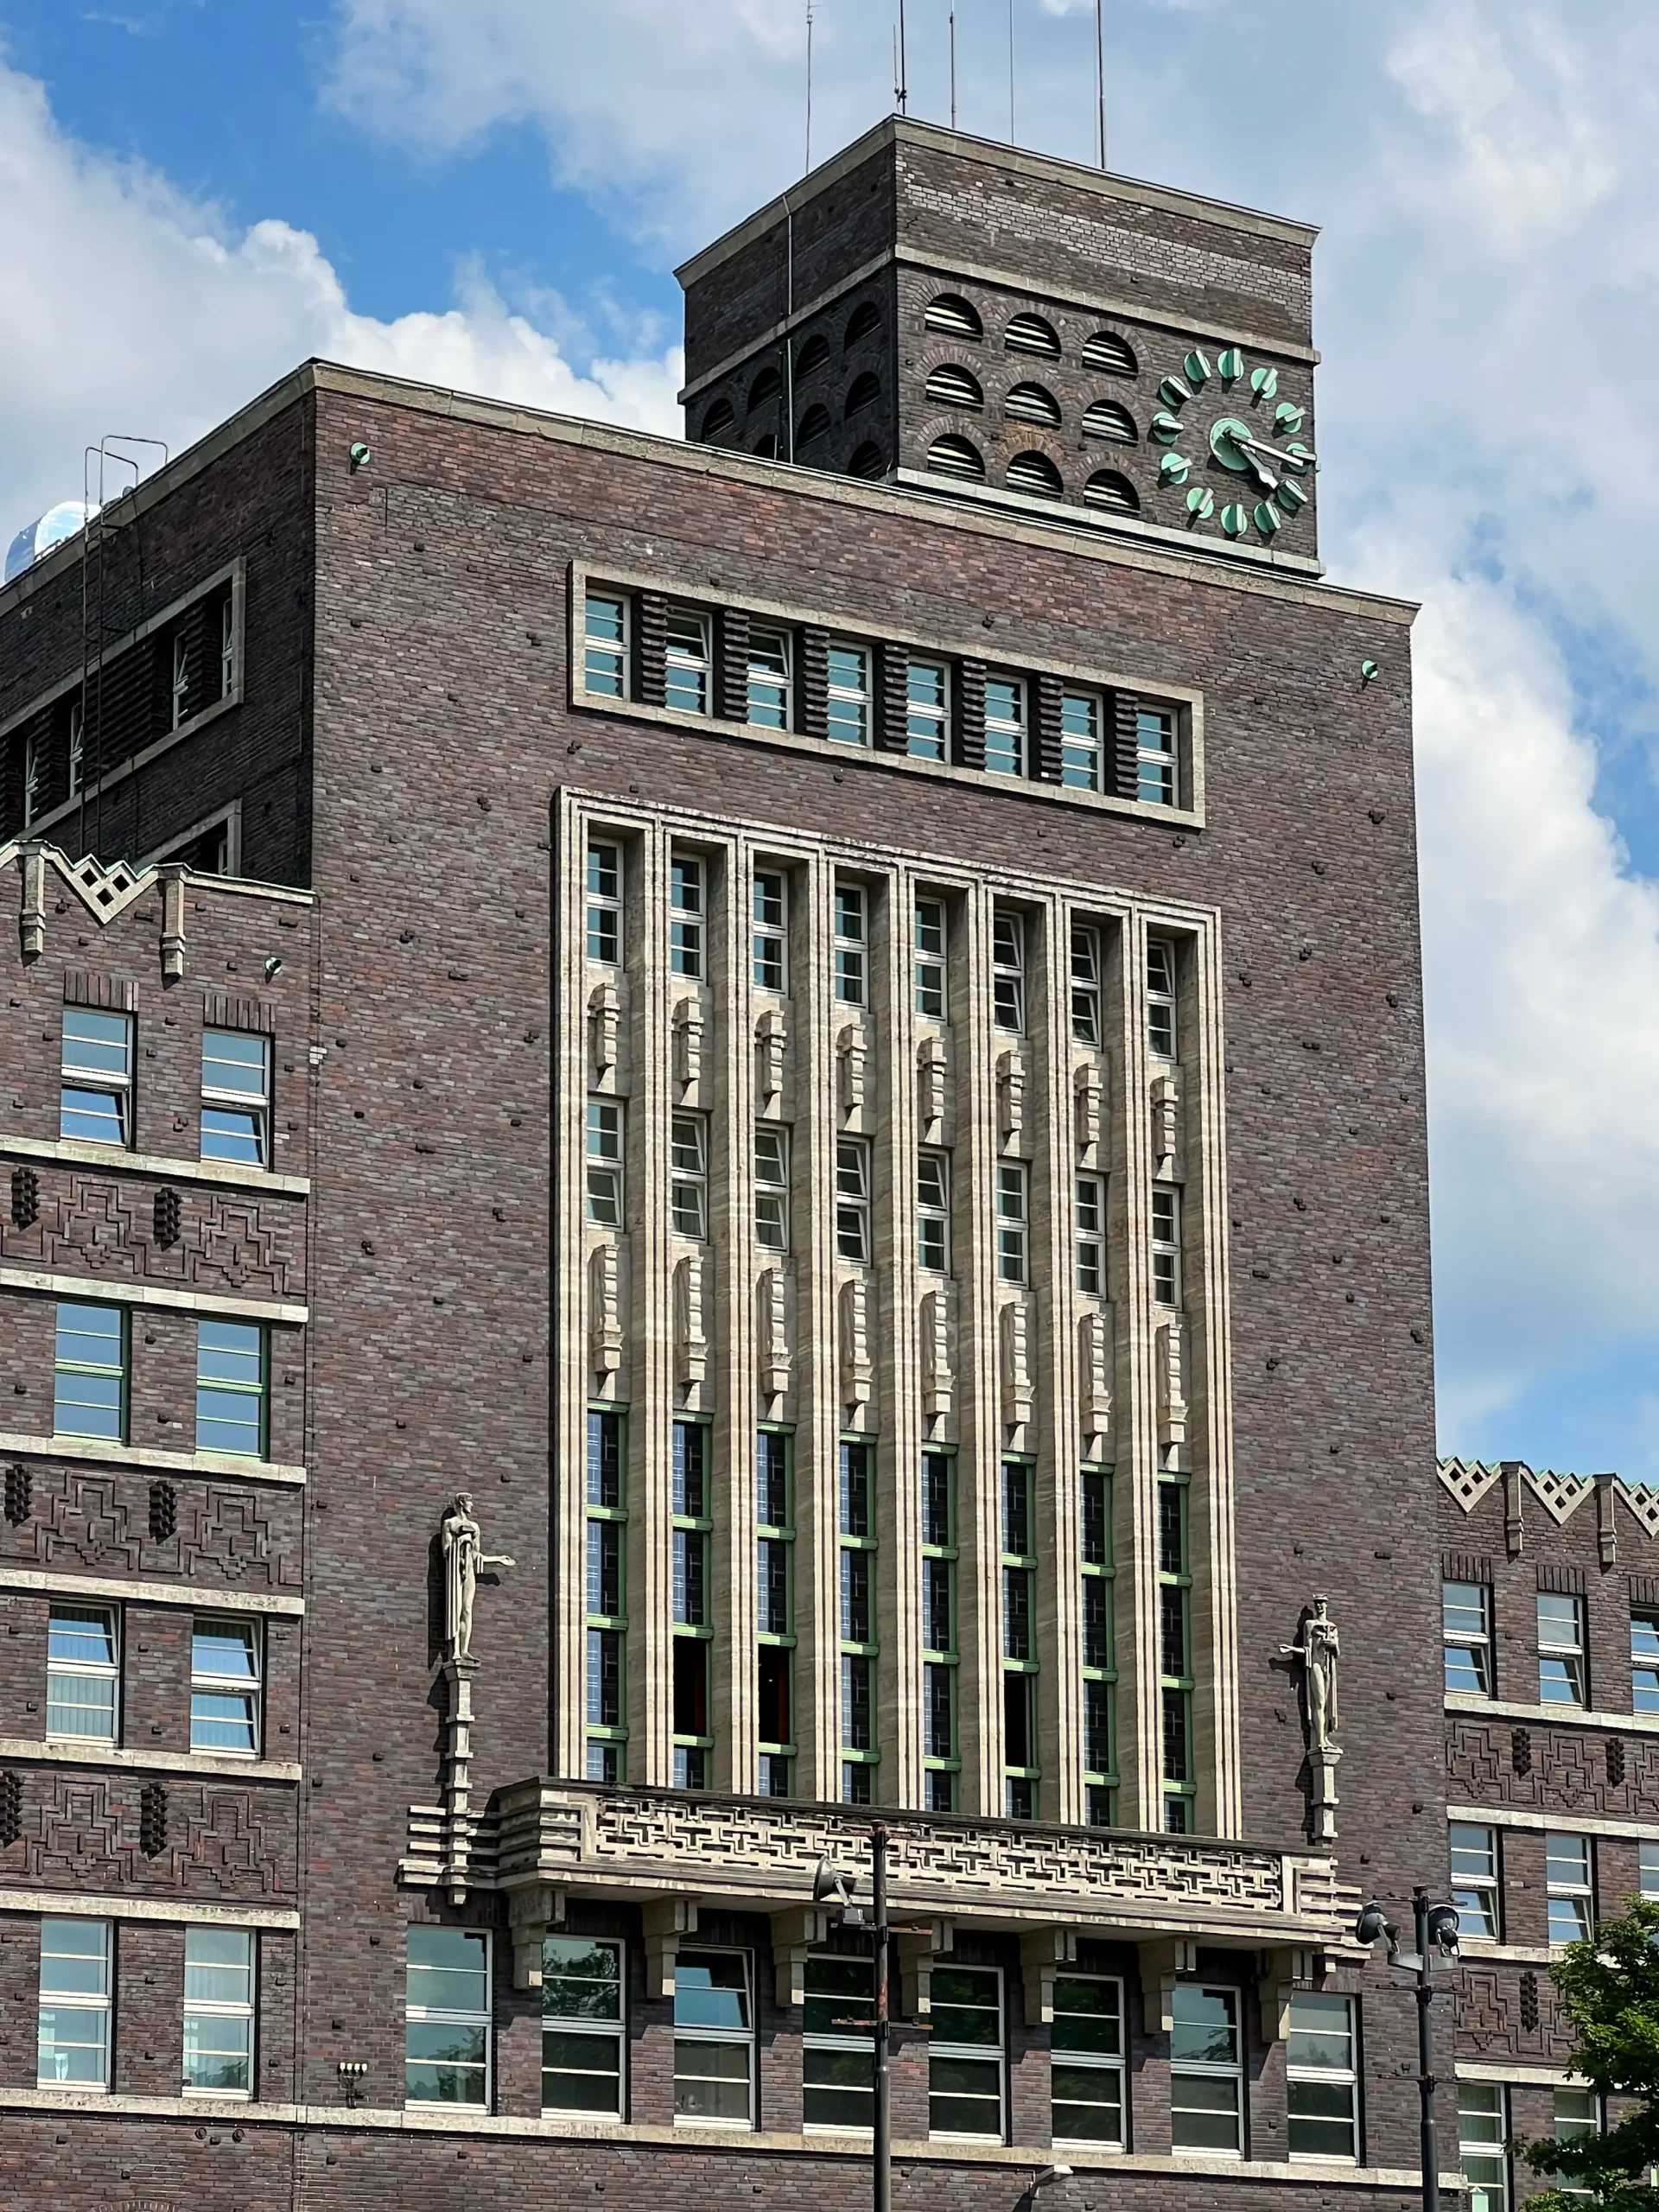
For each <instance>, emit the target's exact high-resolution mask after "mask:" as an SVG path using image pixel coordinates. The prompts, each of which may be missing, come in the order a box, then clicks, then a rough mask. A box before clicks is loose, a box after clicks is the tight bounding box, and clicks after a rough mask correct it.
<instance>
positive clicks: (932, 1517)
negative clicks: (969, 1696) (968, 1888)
mask: <svg viewBox="0 0 1659 2212" xmlns="http://www.w3.org/2000/svg"><path fill="white" fill-rule="evenodd" d="M959 1556H960V1555H959V1553H958V1550H957V1465H956V1461H955V1459H953V1458H952V1457H951V1455H950V1452H923V1454H922V1756H923V1759H924V1762H925V1771H926V1775H927V1805H928V1810H929V1811H930V1812H932V1813H949V1812H952V1811H954V1810H955V1808H956V1801H957V1774H958V1773H959V1772H960V1770H961V1767H962V1761H961V1758H959V1756H958V1754H957V1669H958V1662H959V1658H960V1654H959V1653H958V1650H957V1565H958V1562H959Z"/></svg>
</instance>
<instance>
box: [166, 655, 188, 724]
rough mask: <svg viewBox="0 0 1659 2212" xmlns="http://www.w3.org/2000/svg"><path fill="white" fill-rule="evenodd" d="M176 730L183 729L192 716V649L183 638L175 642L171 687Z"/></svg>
mask: <svg viewBox="0 0 1659 2212" xmlns="http://www.w3.org/2000/svg"><path fill="white" fill-rule="evenodd" d="M170 692H171V698H172V706H173V722H172V727H173V728H175V729H179V728H182V726H183V725H184V723H185V722H186V721H188V720H189V716H190V649H189V647H188V645H187V644H186V643H185V641H184V639H182V638H175V639H174V640H173V676H172V682H171V686H170Z"/></svg>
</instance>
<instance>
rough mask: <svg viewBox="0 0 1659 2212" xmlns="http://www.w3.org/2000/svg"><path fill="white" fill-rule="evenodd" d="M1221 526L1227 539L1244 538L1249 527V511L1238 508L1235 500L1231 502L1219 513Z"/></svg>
mask: <svg viewBox="0 0 1659 2212" xmlns="http://www.w3.org/2000/svg"><path fill="white" fill-rule="evenodd" d="M1221 526H1222V528H1223V529H1224V531H1226V533H1227V535H1228V537H1244V536H1245V535H1246V533H1247V532H1248V531H1249V527H1250V513H1249V508H1248V507H1242V506H1240V505H1239V504H1238V502H1237V500H1236V499H1234V500H1232V501H1231V502H1230V504H1229V505H1226V506H1224V508H1223V509H1222V511H1221Z"/></svg>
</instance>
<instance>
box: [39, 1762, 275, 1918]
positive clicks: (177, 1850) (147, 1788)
mask: <svg viewBox="0 0 1659 2212" xmlns="http://www.w3.org/2000/svg"><path fill="white" fill-rule="evenodd" d="M155 1789H156V1785H155V1784H154V1783H146V1782H144V1781H143V1780H142V1779H141V1778H140V1777H138V1776H137V1775H131V1776H129V1775H111V1776H103V1775H99V1776H92V1777H87V1778H85V1779H83V1778H82V1777H79V1775H75V1774H67V1773H54V1772H53V1771H51V1770H49V1769H43V1768H41V1769H35V1770H34V1771H32V1772H28V1773H25V1774H24V1775H23V1777H22V1818H21V1821H20V1830H21V1834H20V1840H19V1843H18V1845H17V1847H16V1848H17V1850H18V1852H19V1854H20V1856H19V1859H18V1862H17V1870H18V1871H21V1872H22V1873H23V1874H25V1875H26V1876H28V1877H29V1878H30V1879H31V1880H35V1881H47V1882H50V1881H54V1880H56V1881H64V1882H66V1883H67V1882H71V1881H73V1885H74V1886H76V1887H79V1888H101V1887H104V1886H105V1885H111V1886H113V1885H123V1886H131V1887H132V1888H134V1889H136V1890H137V1891H142V1892H143V1893H144V1894H146V1895H149V1896H154V1895H156V1893H157V1892H158V1891H169V1890H171V1891H180V1890H182V1891H184V1892H185V1893H186V1894H187V1895H190V1896H196V1897H220V1896H222V1895H227V1894H228V1895H233V1896H235V1897H238V1898H240V1899H242V1900H244V1901H247V1900H250V1899H252V1898H255V1897H289V1896H291V1895H292V1894H293V1891H294V1889H295V1886H296V1865H295V1847H296V1825H295V1819H294V1797H293V1793H292V1791H291V1789H280V1790H275V1789H273V1790H255V1789H236V1788H227V1789H219V1788H216V1787H214V1786H213V1784H212V1783H201V1784H199V1785H196V1786H192V1785H191V1784H189V1783H184V1782H178V1781H174V1782H169V1783H167V1785H166V1798H165V1808H164V1810H163V1808H162V1807H161V1806H159V1805H158V1804H157V1802H156V1797H155V1795H154V1792H155ZM11 1871H13V1870H12V1868H11V1867H10V1866H9V1867H8V1872H11Z"/></svg>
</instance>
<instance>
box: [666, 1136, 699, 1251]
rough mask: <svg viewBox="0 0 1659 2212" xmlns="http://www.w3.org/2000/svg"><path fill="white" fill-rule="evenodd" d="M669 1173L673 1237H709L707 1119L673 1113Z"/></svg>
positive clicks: (697, 1239)
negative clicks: (670, 1167) (670, 1166)
mask: <svg viewBox="0 0 1659 2212" xmlns="http://www.w3.org/2000/svg"><path fill="white" fill-rule="evenodd" d="M670 1149H671V1154H672V1166H673V1173H672V1174H671V1177H670V1179H669V1198H670V1213H671V1219H672V1221H673V1224H674V1234H675V1235H676V1236H690V1237H694V1238H696V1241H697V1243H702V1241H703V1240H704V1239H705V1238H706V1237H707V1236H708V1234H709V1116H707V1115H706V1114H676V1115H675V1116H673V1117H672V1122H671V1130H670Z"/></svg>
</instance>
